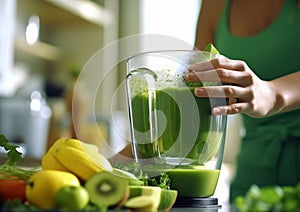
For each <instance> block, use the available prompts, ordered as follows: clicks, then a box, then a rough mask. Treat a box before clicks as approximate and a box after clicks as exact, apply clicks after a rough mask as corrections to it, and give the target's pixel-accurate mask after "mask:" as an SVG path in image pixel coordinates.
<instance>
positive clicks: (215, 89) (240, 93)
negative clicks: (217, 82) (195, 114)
mask: <svg viewBox="0 0 300 212" xmlns="http://www.w3.org/2000/svg"><path fill="white" fill-rule="evenodd" d="M194 93H195V95H196V96H198V97H216V98H222V97H226V98H249V92H248V89H247V88H243V87H238V86H231V85H223V86H207V87H197V88H195V91H194Z"/></svg>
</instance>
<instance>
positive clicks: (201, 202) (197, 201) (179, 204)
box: [173, 197, 221, 209]
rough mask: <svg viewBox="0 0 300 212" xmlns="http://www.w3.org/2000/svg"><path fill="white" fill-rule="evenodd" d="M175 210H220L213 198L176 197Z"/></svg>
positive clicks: (216, 199)
mask: <svg viewBox="0 0 300 212" xmlns="http://www.w3.org/2000/svg"><path fill="white" fill-rule="evenodd" d="M173 207H175V208H216V209H217V208H221V205H219V204H218V198H214V197H177V199H176V202H175V204H174V206H173Z"/></svg>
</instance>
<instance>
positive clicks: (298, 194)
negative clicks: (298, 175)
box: [234, 182, 300, 212]
mask: <svg viewBox="0 0 300 212" xmlns="http://www.w3.org/2000/svg"><path fill="white" fill-rule="evenodd" d="M234 204H235V206H236V207H237V209H238V210H239V211H241V212H244V211H257V212H260V211H264V212H266V211H267V212H277V211H291V212H296V211H300V182H299V183H298V184H297V185H296V186H295V187H292V186H281V187H280V186H266V187H258V186H257V185H253V186H251V187H250V188H249V190H248V191H247V192H246V194H245V196H238V197H237V198H236V199H235V202H234Z"/></svg>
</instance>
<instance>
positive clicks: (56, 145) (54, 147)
mask: <svg viewBox="0 0 300 212" xmlns="http://www.w3.org/2000/svg"><path fill="white" fill-rule="evenodd" d="M67 140H68V139H67V138H60V139H58V140H57V141H55V142H54V144H53V145H52V146H51V147H50V149H49V150H48V152H52V153H55V151H56V150H57V149H58V148H59V147H60V146H62V145H65V143H66V141H67Z"/></svg>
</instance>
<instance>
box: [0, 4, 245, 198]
mask: <svg viewBox="0 0 300 212" xmlns="http://www.w3.org/2000/svg"><path fill="white" fill-rule="evenodd" d="M200 7H201V0H189V1H186V0H1V1H0V22H1V24H0V133H1V134H5V135H6V136H7V137H8V138H9V139H10V140H11V141H12V142H15V143H17V144H19V145H20V146H21V147H22V148H23V149H22V151H23V152H24V155H25V156H26V157H28V158H34V159H37V160H39V159H41V157H42V155H43V154H44V153H45V151H46V150H47V149H48V148H49V147H50V146H51V145H52V144H53V142H55V140H56V139H58V138H60V137H76V136H77V137H79V138H80V139H82V140H84V141H86V142H91V143H95V144H97V145H99V146H100V147H101V145H108V146H110V147H111V148H112V149H113V150H114V151H113V152H119V151H122V149H123V148H124V147H125V146H126V145H127V144H128V142H129V139H130V138H129V135H128V134H129V133H128V118H127V106H126V99H125V91H124V89H122V88H123V87H122V83H123V82H124V79H125V74H126V65H125V62H124V61H121V62H120V63H119V64H118V65H117V66H116V69H117V71H116V72H114V74H110V75H109V76H107V79H109V80H105V81H106V83H104V84H103V85H102V86H101V87H99V91H98V92H97V98H95V107H92V108H91V106H90V105H87V104H86V103H87V102H88V101H86V98H89V95H88V94H89V87H93V88H94V87H97V86H98V85H93V84H92V83H93V81H92V80H91V81H89V82H88V83H86V85H83V86H82V88H80V90H79V91H80V92H81V93H80V95H78V97H79V98H76V99H75V101H74V102H73V103H74V104H75V107H76V108H73V109H74V110H75V109H76V111H77V113H76V114H75V113H74V114H73V116H72V115H71V110H72V106H71V105H72V104H71V103H72V101H73V100H74V99H73V98H72V92H73V89H74V86H75V84H74V82H76V79H77V78H78V76H79V74H80V71H81V70H82V69H83V68H84V65H85V64H86V63H87V62H88V61H89V59H90V58H91V57H92V56H93V55H94V54H95V53H96V52H97V51H98V50H101V49H102V48H103V47H105V46H107V45H109V44H110V43H112V42H114V41H116V40H118V39H121V38H125V37H128V36H132V35H137V34H159V35H166V36H172V37H174V38H176V39H179V40H181V41H184V42H186V44H187V46H191V47H193V43H194V39H195V29H196V23H197V18H198V14H199V9H200ZM144 45H147V43H139V42H138V43H136V46H137V47H136V48H142V47H143V46H144ZM131 47H132V46H130V47H129V48H131ZM175 48H176V47H175ZM187 48H188V47H187ZM119 54H120V51H119V49H118V48H113V49H112V50H110V51H109V57H116V58H118V57H119ZM97 70H98V72H97V75H99V76H101V75H105V73H104V72H103V71H102V69H101V67H97ZM89 77H90V78H91V79H92V78H93V77H94V76H89ZM103 77H104V76H103ZM107 81H109V82H108V83H107ZM89 83H91V84H89ZM116 90H119V92H115V91H116ZM112 96H113V97H114V98H113V101H112ZM73 106H74V105H73ZM90 110H92V111H90ZM95 117H96V118H95ZM73 121H75V122H78V123H77V126H80V127H78V128H79V129H76V130H77V131H76V133H75V134H74V129H73V124H72V123H73ZM79 122H80V123H79ZM239 126H240V119H239V117H238V116H231V117H229V121H228V129H229V130H228V132H227V141H226V148H225V158H224V164H225V165H224V167H225V168H224V171H223V177H224V179H222V180H220V184H222V183H223V181H224V185H222V187H221V189H219V190H220V192H221V193H222V196H223V198H224V199H226V198H227V196H226V195H227V194H226V193H227V192H226V191H227V190H224V189H228V181H229V179H230V178H231V176H232V174H233V173H234V161H235V155H236V152H237V151H238V145H239V136H240V130H239ZM104 151H106V150H104ZM113 152H107V154H108V155H110V156H113V154H114V153H113ZM221 173H222V172H221ZM216 195H218V191H217V192H216ZM224 195H225V196H224Z"/></svg>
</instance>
